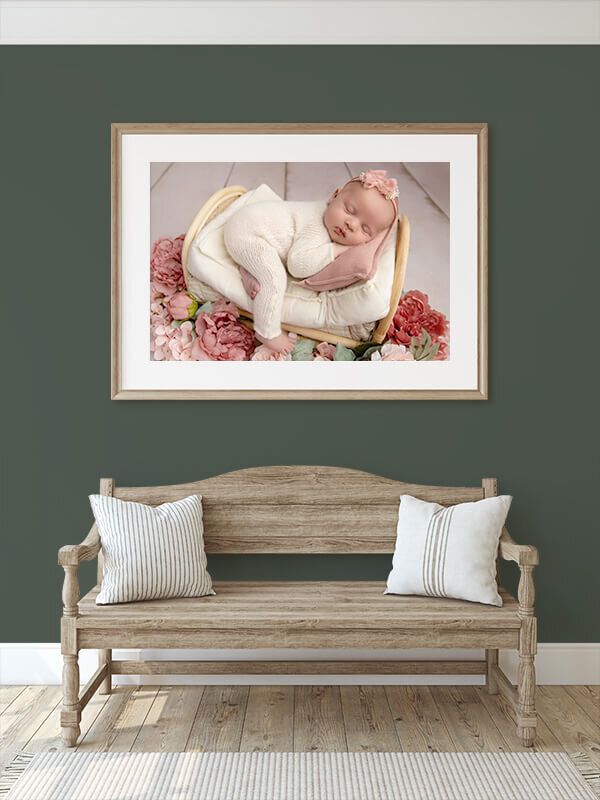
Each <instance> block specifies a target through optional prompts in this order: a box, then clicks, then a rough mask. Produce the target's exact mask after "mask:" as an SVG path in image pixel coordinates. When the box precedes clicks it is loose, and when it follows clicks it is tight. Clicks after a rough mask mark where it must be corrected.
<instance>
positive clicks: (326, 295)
mask: <svg viewBox="0 0 600 800" xmlns="http://www.w3.org/2000/svg"><path fill="white" fill-rule="evenodd" d="M273 200H281V197H279V195H278V194H276V193H275V192H274V191H273V190H272V189H271V187H270V186H268V185H267V184H266V183H261V185H260V186H258V187H257V188H256V189H251V190H250V191H248V192H246V193H245V194H243V195H241V197H238V198H237V199H236V200H234V201H233V203H231V205H229V206H228V207H227V208H226V209H225V211H223V212H222V213H220V214H217V216H216V217H213V219H211V220H210V222H208V223H207V224H206V225H205V226H204V228H202V230H201V231H200V232H199V233H198V235H197V236H196V237H195V239H194V241H193V242H192V245H191V247H190V249H189V253H188V261H187V268H188V270H189V272H190V274H191V275H192V276H194V277H196V278H199V279H200V280H201V281H204V282H205V283H207V284H208V285H209V286H212V287H213V288H214V289H216V290H217V292H219V293H220V294H222V295H223V296H224V297H226V298H227V299H229V300H232V301H233V302H234V303H235V304H236V305H237V306H239V307H240V308H243V309H246V310H247V311H251V310H252V300H250V298H249V297H248V295H247V294H246V291H245V289H244V286H243V284H242V279H241V277H240V271H239V267H238V266H237V264H236V263H235V261H234V260H233V259H232V258H231V256H230V255H229V253H228V252H227V248H226V247H225V241H224V236H223V226H224V224H225V222H227V220H228V219H229V217H230V216H231V215H232V214H234V213H235V212H236V211H237V210H238V209H240V208H242V206H244V205H246V204H247V203H257V202H261V201H262V202H264V201H273ZM282 202H283V201H282ZM315 204H316V205H318V206H322V207H323V211H325V208H326V205H327V202H326V201H325V200H317V201H315ZM396 236H397V230H396V231H395V232H392V233H391V234H390V236H389V237H388V240H387V242H386V243H385V245H384V248H383V252H382V253H381V255H380V257H379V264H378V267H377V272H376V273H375V275H374V277H373V278H371V280H368V281H360V282H358V283H355V284H352V286H346V287H345V288H343V289H334V290H331V291H329V292H315V291H313V290H312V289H306V288H304V287H303V286H296V285H295V284H293V283H291V281H292V280H293V278H291V277H290V278H289V280H288V287H287V290H286V293H285V299H284V301H283V308H282V312H281V319H282V321H283V322H287V323H288V324H289V325H301V326H304V327H309V328H318V329H320V330H329V329H331V328H333V327H335V326H340V325H359V324H362V323H365V322H373V321H374V320H379V319H381V318H382V317H384V316H385V315H386V314H387V312H388V310H389V307H390V299H391V294H392V284H393V282H394V270H395V263H396ZM188 288H189V289H190V290H191V291H193V286H189V287H188Z"/></svg>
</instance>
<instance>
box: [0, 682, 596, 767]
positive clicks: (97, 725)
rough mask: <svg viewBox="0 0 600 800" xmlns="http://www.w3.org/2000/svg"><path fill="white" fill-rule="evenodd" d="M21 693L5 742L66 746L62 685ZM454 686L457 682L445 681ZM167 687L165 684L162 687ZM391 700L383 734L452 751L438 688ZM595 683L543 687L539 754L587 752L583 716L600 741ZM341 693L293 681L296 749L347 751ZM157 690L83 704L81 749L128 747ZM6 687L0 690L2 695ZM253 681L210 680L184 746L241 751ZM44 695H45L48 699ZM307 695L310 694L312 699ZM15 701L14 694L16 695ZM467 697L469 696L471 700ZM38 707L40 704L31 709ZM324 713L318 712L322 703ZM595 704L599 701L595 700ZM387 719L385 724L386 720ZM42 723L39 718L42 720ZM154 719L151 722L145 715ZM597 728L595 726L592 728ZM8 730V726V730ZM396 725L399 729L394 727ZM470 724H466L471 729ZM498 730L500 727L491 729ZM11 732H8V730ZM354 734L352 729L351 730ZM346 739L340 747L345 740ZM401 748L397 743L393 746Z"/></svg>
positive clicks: (42, 748) (503, 711)
mask: <svg viewBox="0 0 600 800" xmlns="http://www.w3.org/2000/svg"><path fill="white" fill-rule="evenodd" d="M20 688H21V689H22V691H21V692H19V694H18V697H21V696H22V695H23V697H22V699H21V703H20V704H18V706H17V705H16V704H15V703H14V701H13V703H12V704H11V706H10V710H9V711H7V712H5V714H4V718H5V719H4V721H3V723H2V727H1V728H0V730H1V731H2V736H3V737H4V738H3V740H2V746H3V748H7V749H8V750H12V751H13V752H16V751H17V750H26V751H27V752H34V753H38V752H47V751H48V750H54V749H56V750H61V749H62V748H63V744H62V740H61V737H60V734H59V727H58V720H59V716H60V702H59V699H60V698H59V690H58V687H41V686H33V687H20ZM446 688H448V689H449V690H450V691H451V690H452V687H446ZM466 688H467V689H468V691H469V692H474V693H475V694H474V695H471V698H470V699H469V703H470V704H471V705H476V704H477V703H479V704H480V705H481V706H482V708H484V709H487V711H488V716H487V717H486V715H485V714H483V713H481V714H479V717H478V724H479V726H480V733H479V741H481V740H483V741H490V740H491V739H493V738H495V737H497V735H498V732H499V733H500V734H501V735H502V737H503V738H504V739H505V741H506V749H507V750H510V751H520V750H522V749H523V746H522V745H521V744H520V742H519V739H518V737H517V734H516V729H515V727H514V723H515V722H516V716H515V712H514V710H513V709H512V707H511V706H510V705H509V704H508V703H507V702H506V701H505V700H504V698H503V697H502V696H501V695H497V696H490V695H488V693H487V692H486V691H485V689H484V688H479V687H477V688H474V689H472V688H471V687H460V688H459V687H456V690H457V691H459V692H463V691H465V689H466ZM163 689H164V687H163ZM48 690H51V691H53V692H54V697H53V698H50V697H49V696H48V695H46V694H45V693H46V692H47V691H48ZM178 691H181V692H183V693H184V702H185V700H187V693H188V692H190V693H191V696H195V694H196V693H197V692H198V687H178ZM321 691H326V692H327V693H328V697H326V698H323V696H321V699H319V698H318V693H319V692H321ZM384 691H385V694H386V697H387V700H388V703H389V706H390V712H391V714H390V717H385V718H382V725H385V724H388V725H389V726H390V729H389V730H388V731H385V730H384V731H383V733H382V737H381V738H382V739H383V740H384V741H386V740H388V739H389V737H390V735H392V740H393V735H397V737H398V739H399V745H400V747H401V748H402V749H403V750H405V751H417V750H432V751H433V750H438V751H440V752H452V751H455V750H457V749H458V748H457V746H456V744H455V742H454V741H453V739H452V738H451V737H450V734H449V733H448V730H447V728H446V726H445V724H444V720H443V717H442V715H441V714H440V711H439V708H438V706H437V704H436V703H435V702H434V700H433V696H432V692H436V691H437V688H429V687H425V686H412V687H411V686H398V687H396V686H394V687H390V686H388V687H385V689H384ZM597 691H598V690H597V688H595V687H578V686H565V687H543V688H542V693H543V694H546V693H548V694H549V696H550V697H551V702H549V704H548V705H546V703H545V702H543V703H542V704H541V708H540V711H539V718H538V728H537V737H536V740H535V743H534V749H535V750H536V751H538V752H565V750H566V748H565V746H564V745H563V744H562V743H561V741H560V739H564V740H565V741H567V746H568V749H569V752H571V753H575V752H582V749H583V747H582V741H583V739H582V735H581V732H580V730H579V729H580V727H581V726H580V724H579V720H580V719H583V720H584V723H583V725H584V726H586V732H585V735H586V736H587V739H588V740H589V742H590V744H588V745H587V746H588V747H593V746H594V745H593V742H594V741H597V740H598V739H600V725H597V724H594V722H593V720H591V718H590V717H589V715H588V714H587V712H586V711H584V710H583V709H582V708H581V706H580V705H579V703H578V702H577V701H576V700H575V699H574V697H573V695H578V694H579V693H583V694H584V695H586V694H588V692H589V693H591V695H592V700H593V699H594V695H595V696H596V697H597ZM337 692H339V693H340V703H341V689H340V688H339V687H332V686H328V687H295V689H294V713H293V720H292V723H291V724H292V728H293V739H294V749H295V750H297V751H300V749H301V747H302V745H303V744H306V746H307V747H310V748H313V749H318V748H319V746H321V747H323V748H326V747H328V746H329V745H332V744H333V740H335V741H336V742H337V745H339V747H338V746H337V745H336V749H338V750H339V751H340V752H345V751H346V750H347V749H348V748H347V742H346V744H344V745H343V742H345V737H346V725H345V721H344V720H343V718H342V728H341V729H340V728H339V727H338V721H339V714H338V711H336V707H337V701H336V700H335V694H336V693H337ZM157 693H158V687H153V686H143V687H132V686H119V687H117V688H116V689H115V690H114V692H113V694H112V695H110V696H106V695H95V696H94V698H93V699H92V700H91V701H90V703H89V704H88V706H87V708H85V709H84V711H83V714H82V719H81V728H82V734H83V735H82V741H81V743H80V745H79V749H82V750H84V751H85V752H127V751H128V750H130V749H131V747H132V745H133V742H134V741H135V739H136V737H137V736H138V734H139V733H140V732H141V730H142V729H143V727H144V725H145V724H146V718H147V717H148V711H149V710H150V708H151V706H152V704H153V702H154V699H155V697H156V695H157ZM1 694H2V693H0V695H1ZM247 696H248V687H240V686H213V687H206V688H205V690H204V694H203V696H202V700H201V702H200V705H199V707H198V711H197V713H196V717H195V720H194V725H193V727H192V730H191V731H190V735H189V737H188V741H187V743H186V750H193V749H198V750H221V751H227V752H236V751H238V750H239V743H240V738H241V729H242V725H243V721H244V716H245V710H246V700H247ZM44 698H45V699H44ZM307 698H312V699H308V700H307ZM15 699H16V698H15ZM467 699H468V698H467ZM361 702H362V700H361V697H360V694H359V693H358V692H352V693H347V695H346V705H347V709H348V714H347V716H348V717H349V718H350V719H354V718H356V717H360V716H361V713H362V712H361V711H360V707H359V708H357V709H354V710H353V709H352V707H351V706H352V705H353V704H357V705H358V706H360V704H361ZM307 703H308V704H309V705H310V704H311V703H313V704H316V705H317V707H318V708H317V709H314V708H313V710H312V711H311V712H310V713H309V712H308V711H304V712H303V711H302V709H303V708H305V707H306V704H307ZM211 705H212V707H213V709H214V711H215V713H212V712H210V711H209V713H205V714H203V709H207V708H210V706H211ZM33 706H35V709H34V708H33ZM319 708H320V711H321V713H319V710H318V709H319ZM594 708H595V706H594ZM563 717H565V719H566V722H562V724H561V726H560V727H561V732H560V734H558V735H555V733H556V731H555V720H556V719H557V718H558V719H560V720H561V721H562V718H563ZM1 719H2V718H1V717H0V720H1ZM385 719H387V723H385ZM40 721H41V724H39V725H38V723H39V722H40ZM148 724H152V720H151V719H150V720H148ZM590 725H591V726H592V727H591V728H590V727H589V726H590ZM9 729H10V730H9ZM393 729H395V734H394V730H393ZM467 730H468V729H467ZM494 730H495V732H494ZM215 731H218V732H216V733H215ZM7 733H8V736H7V735H6V734H7ZM172 734H173V741H175V740H179V741H180V738H181V737H180V735H179V733H178V731H177V730H176V729H173V730H172ZM351 735H352V733H351ZM169 738H170V731H169V730H165V745H166V747H167V748H169V747H170V746H171V745H170V743H169V741H166V740H168V739H169ZM342 745H343V746H342ZM396 749H398V748H396Z"/></svg>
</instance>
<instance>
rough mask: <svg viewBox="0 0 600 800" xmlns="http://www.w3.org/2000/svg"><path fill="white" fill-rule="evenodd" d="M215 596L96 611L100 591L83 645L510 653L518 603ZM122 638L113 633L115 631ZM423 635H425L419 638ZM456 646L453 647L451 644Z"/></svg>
mask: <svg viewBox="0 0 600 800" xmlns="http://www.w3.org/2000/svg"><path fill="white" fill-rule="evenodd" d="M214 588H215V592H216V595H214V596H208V597H193V598H180V599H174V600H144V601H139V602H133V603H120V604H116V605H96V597H97V595H98V592H99V586H95V587H94V588H93V589H92V590H91V591H90V592H88V594H86V595H85V596H84V597H83V598H82V599H81V600H80V602H79V617H78V618H77V629H78V632H79V642H80V646H81V647H102V646H103V644H105V642H104V637H106V642H108V640H109V639H110V642H111V644H112V646H113V647H132V646H133V647H138V646H142V642H143V646H145V647H148V646H150V644H149V638H148V637H149V635H150V636H151V641H152V645H151V646H155V647H160V646H165V647H176V646H177V644H176V640H179V641H185V644H181V645H180V646H185V647H205V648H248V647H310V646H311V645H314V646H320V647H322V646H323V642H324V635H325V636H326V640H327V641H328V643H329V644H330V646H331V647H364V646H369V647H384V648H385V647H394V648H398V647H411V646H416V645H415V641H416V640H417V639H418V642H419V646H421V647H423V646H430V647H438V646H443V645H445V644H450V645H453V646H456V647H460V646H463V647H515V646H518V636H519V628H520V625H521V621H520V619H519V616H518V607H519V606H518V603H517V601H516V600H515V598H514V597H512V596H511V595H510V594H509V593H508V592H507V591H506V590H504V589H502V588H501V589H500V595H501V597H502V601H503V606H502V607H497V606H491V605H486V604H483V603H471V602H468V601H464V600H452V599H449V598H443V597H440V598H431V597H415V596H404V595H392V594H384V593H383V592H384V589H385V583H384V582H383V581H348V582H347V581H330V582H323V581H321V582H313V581H277V582H273V581H222V582H221V581H215V582H214ZM120 630H121V631H122V634H121V635H119V631H120ZM428 631H429V632H430V639H429V641H428V642H427V643H424V637H426V636H427V632H428ZM459 640H460V641H459Z"/></svg>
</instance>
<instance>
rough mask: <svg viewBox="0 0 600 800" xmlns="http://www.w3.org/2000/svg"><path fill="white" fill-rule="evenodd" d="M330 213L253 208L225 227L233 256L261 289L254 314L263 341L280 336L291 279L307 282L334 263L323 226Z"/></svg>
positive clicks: (294, 204) (295, 206) (281, 206)
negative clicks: (285, 297)
mask: <svg viewBox="0 0 600 800" xmlns="http://www.w3.org/2000/svg"><path fill="white" fill-rule="evenodd" d="M326 208H327V203H326V202H325V201H323V203H319V204H315V203H314V202H302V201H286V200H283V201H281V202H277V201H273V202H264V203H263V202H259V203H253V204H252V205H248V206H244V207H243V208H241V209H240V210H239V211H237V212H236V213H235V214H233V215H232V216H231V217H230V218H229V219H228V220H227V222H226V223H225V225H224V227H223V235H224V240H225V247H226V248H227V251H228V252H229V254H230V256H231V257H232V258H233V260H234V261H235V262H236V263H237V264H238V265H239V266H242V267H244V268H245V269H247V270H248V272H249V273H250V274H251V275H253V276H254V277H255V278H256V280H257V281H258V282H259V284H260V291H259V292H258V294H257V295H256V297H255V298H254V302H253V308H252V312H253V315H254V329H255V331H256V332H257V333H258V334H259V335H260V336H263V337H264V338H267V339H272V338H274V337H275V336H279V334H280V333H281V308H282V305H283V299H284V294H285V290H286V288H287V284H288V279H289V274H291V275H293V276H294V277H295V278H306V277H308V276H310V275H314V274H315V273H316V272H319V271H320V270H321V269H323V267H325V266H327V264H329V263H331V262H332V261H333V258H334V249H333V242H332V241H331V239H330V238H329V233H328V231H327V228H326V227H325V224H324V223H323V214H324V213H325V209H326ZM288 272H289V274H288Z"/></svg>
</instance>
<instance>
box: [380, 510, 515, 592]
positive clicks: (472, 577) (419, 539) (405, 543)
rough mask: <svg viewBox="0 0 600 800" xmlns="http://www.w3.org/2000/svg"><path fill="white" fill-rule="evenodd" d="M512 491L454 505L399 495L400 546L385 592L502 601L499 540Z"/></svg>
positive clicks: (398, 536) (396, 552)
mask: <svg viewBox="0 0 600 800" xmlns="http://www.w3.org/2000/svg"><path fill="white" fill-rule="evenodd" d="M511 501H512V497H510V496H509V495H501V496H500V497H486V498H485V499H484V500H478V501H477V502H475V503H458V504H457V505H455V506H449V507H448V508H445V507H444V506H440V505H438V503H426V502H425V501H423V500H418V499H417V498H416V497H411V496H410V495H402V497H401V498H400V510H399V512H398V529H397V538H396V549H395V551H394V558H393V561H392V571H391V572H390V574H389V576H388V580H387V588H386V590H385V594H419V595H427V596H429V597H454V598H456V599H458V600H472V601H474V602H477V603H488V604H490V605H494V606H501V605H502V600H501V598H500V595H499V594H498V587H497V584H496V556H497V553H498V541H499V539H500V535H501V533H502V528H503V527H504V522H505V520H506V515H507V514H508V509H509V508H510V504H511Z"/></svg>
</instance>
